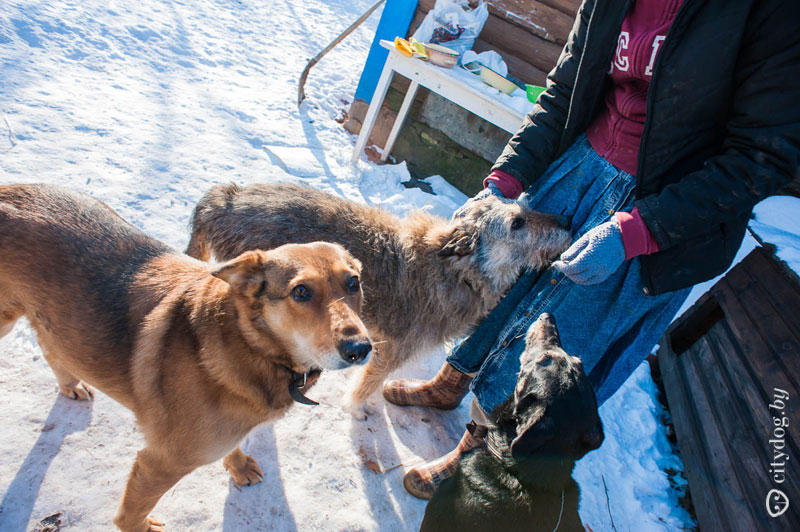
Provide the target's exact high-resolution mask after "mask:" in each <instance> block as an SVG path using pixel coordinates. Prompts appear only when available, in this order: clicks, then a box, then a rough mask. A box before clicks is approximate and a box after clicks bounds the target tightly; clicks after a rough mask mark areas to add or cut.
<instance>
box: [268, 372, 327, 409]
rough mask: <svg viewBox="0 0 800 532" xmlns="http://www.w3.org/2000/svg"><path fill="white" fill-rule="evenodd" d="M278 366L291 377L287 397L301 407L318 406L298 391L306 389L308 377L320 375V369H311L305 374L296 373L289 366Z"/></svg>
mask: <svg viewBox="0 0 800 532" xmlns="http://www.w3.org/2000/svg"><path fill="white" fill-rule="evenodd" d="M278 366H280V367H282V368H283V369H285V370H286V371H288V372H289V373H290V374H291V375H292V380H290V381H289V395H290V396H291V397H292V400H293V401H294V402H295V403H300V404H303V405H310V406H317V405H319V403H318V402H317V401H314V400H313V399H309V398H308V397H306V396H305V395H303V392H301V391H300V390H302V389H303V388H305V387H306V383H307V382H308V377H309V376H312V377H313V376H317V375H319V374H320V373H322V370H321V369H312V370H311V371H306V372H305V373H297V372H296V371H294V370H293V369H292V368H290V367H289V366H284V365H283V364H278Z"/></svg>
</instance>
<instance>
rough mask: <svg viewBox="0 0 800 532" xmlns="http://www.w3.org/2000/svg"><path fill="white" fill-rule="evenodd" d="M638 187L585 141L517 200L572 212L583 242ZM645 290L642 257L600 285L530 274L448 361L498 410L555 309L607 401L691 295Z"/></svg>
mask: <svg viewBox="0 0 800 532" xmlns="http://www.w3.org/2000/svg"><path fill="white" fill-rule="evenodd" d="M635 188H636V178H635V177H634V176H632V175H631V174H628V173H627V172H624V171H622V170H619V169H618V168H616V167H615V166H614V165H612V164H611V163H609V162H608V161H606V160H605V159H603V158H602V157H600V156H599V155H598V154H597V153H596V152H595V151H594V150H593V149H592V147H591V145H590V144H589V141H588V140H587V139H586V136H585V135H582V136H580V137H578V139H577V140H576V141H575V143H574V144H573V145H572V146H571V147H570V148H569V149H568V150H567V151H566V152H565V153H564V154H563V155H562V156H561V157H560V158H559V159H558V160H557V161H555V162H554V163H553V164H552V165H550V168H548V170H547V172H545V173H544V175H542V177H541V178H540V179H539V180H538V181H537V182H536V184H535V185H534V186H532V187H531V189H530V190H528V192H527V194H526V195H525V196H523V197H522V198H520V201H525V202H527V204H528V205H530V207H531V208H533V209H536V210H538V211H542V212H547V213H553V214H566V215H569V216H570V217H571V218H572V233H573V237H574V238H579V237H580V236H581V235H583V234H584V233H586V232H587V231H588V230H590V229H592V228H593V227H596V226H597V225H599V224H601V223H603V222H606V221H608V220H609V219H611V217H612V215H613V213H614V212H615V211H619V210H622V211H630V210H632V209H633V201H634V190H635ZM643 288H644V283H643V282H642V277H641V268H640V264H639V259H637V258H634V259H632V260H629V261H626V262H625V263H624V264H623V265H622V267H620V268H619V270H617V271H616V272H615V273H614V274H612V275H611V276H610V277H609V278H608V279H606V280H605V281H603V282H602V283H599V284H596V285H579V284H576V283H574V282H572V281H571V280H570V279H569V278H567V277H565V276H564V275H562V274H560V273H558V272H556V271H555V270H553V269H552V268H550V269H548V270H544V271H527V272H525V273H524V274H523V275H522V276H521V277H520V279H519V281H517V283H516V284H515V285H514V286H513V287H512V288H511V290H510V291H509V292H508V293H507V294H506V296H505V297H504V298H503V299H502V300H501V301H500V303H499V304H498V305H497V307H495V309H494V310H493V311H492V312H491V313H490V314H489V315H488V316H487V317H486V318H485V319H484V320H483V321H482V322H481V324H480V325H478V327H477V328H476V329H475V331H473V332H472V334H471V335H470V336H469V337H468V338H466V339H465V340H463V341H462V342H461V343H459V344H458V345H457V346H456V347H455V348H454V350H453V352H452V353H451V354H450V356H449V357H448V358H447V361H448V362H449V363H450V364H451V365H453V366H454V367H455V368H457V369H458V370H460V371H462V372H464V373H475V372H477V373H478V374H477V376H476V377H475V379H474V380H473V381H472V384H471V388H472V391H473V392H474V393H475V397H476V398H477V400H478V403H479V404H480V406H481V409H482V410H483V411H484V412H486V413H491V412H492V410H494V408H495V407H496V406H497V405H499V404H500V403H502V402H503V401H505V400H506V398H508V397H509V395H511V394H512V393H513V392H514V387H515V385H516V382H517V376H518V374H519V368H520V364H519V357H520V355H521V354H522V351H523V350H524V349H525V333H526V332H527V330H528V327H529V326H530V324H531V323H533V321H534V320H536V318H537V317H538V316H539V315H540V314H541V313H542V312H549V313H551V314H553V316H554V317H555V319H556V324H557V326H558V330H559V335H560V337H561V343H562V345H563V347H564V350H565V351H566V352H567V353H569V354H570V355H573V356H577V357H579V358H581V360H582V361H583V367H584V369H585V371H586V373H587V375H588V376H589V379H590V381H591V382H592V385H593V386H594V390H595V393H596V394H597V400H598V404H602V403H603V402H604V401H605V400H606V399H608V398H609V397H611V396H612V395H613V394H614V392H616V391H617V389H619V387H620V386H622V384H623V383H624V382H625V380H626V379H627V378H628V377H629V376H630V374H631V373H632V372H633V370H634V369H636V367H637V366H638V365H639V364H640V363H641V362H642V360H644V358H645V357H646V356H647V354H648V353H649V352H650V351H651V350H652V348H653V346H654V345H655V343H656V342H657V341H658V339H659V338H660V337H661V335H662V334H663V333H664V331H665V330H666V328H667V327H668V326H669V323H670V322H671V321H672V318H673V317H674V316H675V313H676V312H677V311H678V309H679V308H680V307H681V305H682V304H683V302H684V300H685V299H686V297H687V296H688V295H689V291H690V289H689V288H686V289H683V290H679V291H677V292H671V293H668V294H662V295H659V296H655V297H648V296H646V295H645V294H644V292H643Z"/></svg>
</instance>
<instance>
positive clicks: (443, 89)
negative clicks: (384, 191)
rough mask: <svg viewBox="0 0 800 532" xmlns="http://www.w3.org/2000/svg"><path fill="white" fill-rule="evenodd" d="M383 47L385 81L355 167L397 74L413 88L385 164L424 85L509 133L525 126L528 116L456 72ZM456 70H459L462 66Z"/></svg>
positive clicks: (385, 151) (369, 114)
mask: <svg viewBox="0 0 800 532" xmlns="http://www.w3.org/2000/svg"><path fill="white" fill-rule="evenodd" d="M380 45H381V46H383V47H384V48H386V49H387V50H389V56H388V57H387V58H386V64H385V65H384V66H383V71H382V72H381V77H380V79H378V86H377V87H375V94H373V95H372V102H370V105H369V109H368V110H367V116H366V117H364V123H363V124H362V125H361V132H360V133H359V135H358V140H357V141H356V147H355V150H353V158H352V162H353V163H355V162H356V161H357V160H358V157H359V155H360V154H361V151H362V150H363V149H364V146H365V145H366V144H367V139H369V135H370V133H371V132H372V128H373V126H374V125H375V120H376V119H377V117H378V111H379V110H380V108H381V104H382V103H383V100H384V98H386V91H388V90H389V83H391V81H392V75H393V74H394V73H395V72H397V73H398V74H400V75H402V76H405V77H407V78H409V79H410V80H411V85H410V86H409V87H408V92H406V95H405V98H403V104H402V105H401V106H400V110H399V111H398V113H397V118H396V119H395V122H394V125H393V126H392V130H391V131H390V132H389V138H388V139H387V140H386V146H385V147H384V148H383V155H381V160H382V161H385V160H386V159H387V157H389V153H390V152H391V151H392V147H393V146H394V141H395V140H397V134H398V133H400V128H401V127H402V126H403V121H404V120H405V118H406V115H407V114H408V110H409V108H410V107H411V102H413V101H414V96H415V95H416V94H417V88H418V87H419V86H420V85H422V86H423V87H425V88H426V89H428V90H431V91H433V92H435V93H437V94H439V95H440V96H443V97H444V98H447V99H448V100H450V101H451V102H453V103H455V104H456V105H459V106H461V107H463V108H464V109H466V110H467V111H470V112H471V113H474V114H476V115H478V116H479V117H481V118H483V119H484V120H486V121H488V122H491V123H492V124H494V125H496V126H497V127H499V128H502V129H504V130H506V131H508V132H509V133H512V134H513V133H516V131H517V129H519V126H520V125H521V124H522V120H523V118H524V117H525V114H526V113H524V112H522V111H520V110H517V109H514V108H513V107H511V106H509V105H506V104H505V103H503V102H502V101H500V100H498V99H497V98H494V97H492V95H490V94H487V93H485V92H482V91H480V90H479V89H477V88H475V87H473V86H471V85H469V84H468V83H465V82H464V81H463V80H460V79H458V77H457V74H456V73H455V72H454V71H453V69H449V68H442V67H438V66H436V65H432V64H430V63H429V62H427V61H422V60H420V59H417V58H413V57H406V56H404V55H402V54H401V53H400V52H398V51H397V49H396V48H395V47H394V43H393V42H391V41H386V40H381V42H380ZM454 68H458V66H456V67H454ZM467 75H472V74H467Z"/></svg>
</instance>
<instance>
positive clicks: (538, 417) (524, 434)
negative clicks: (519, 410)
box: [511, 405, 553, 460]
mask: <svg viewBox="0 0 800 532" xmlns="http://www.w3.org/2000/svg"><path fill="white" fill-rule="evenodd" d="M552 424H553V422H552V420H551V419H550V418H549V417H548V416H547V415H546V410H545V406H544V405H540V406H537V407H535V408H532V409H528V410H527V411H525V412H524V415H522V416H517V436H516V437H515V438H514V439H513V440H512V441H511V456H512V457H513V458H514V459H515V460H518V459H522V458H525V457H527V456H531V455H532V454H533V453H535V452H536V450H537V449H539V448H540V447H541V446H542V445H544V444H545V442H547V441H548V440H549V439H550V436H551V429H552V427H551V425H552Z"/></svg>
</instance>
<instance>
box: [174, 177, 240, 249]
mask: <svg viewBox="0 0 800 532" xmlns="http://www.w3.org/2000/svg"><path fill="white" fill-rule="evenodd" d="M241 190H242V188H241V187H240V186H239V185H237V184H236V183H230V184H228V185H216V186H214V187H211V190H209V191H208V192H206V195H205V196H203V197H202V198H201V199H200V201H199V202H198V203H197V206H196V207H195V208H194V212H192V218H191V220H190V221H189V225H190V227H191V230H192V237H191V239H190V240H189V246H188V247H187V248H186V254H187V255H189V256H190V257H194V258H196V259H199V260H202V261H209V260H210V259H211V254H212V251H213V243H212V241H211V239H210V238H209V232H210V230H211V229H212V228H213V227H214V219H215V218H217V217H218V216H219V215H220V214H222V213H224V212H226V211H229V210H230V209H231V208H232V207H233V199H234V198H235V197H236V196H237V195H238V194H239V192H241Z"/></svg>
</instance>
